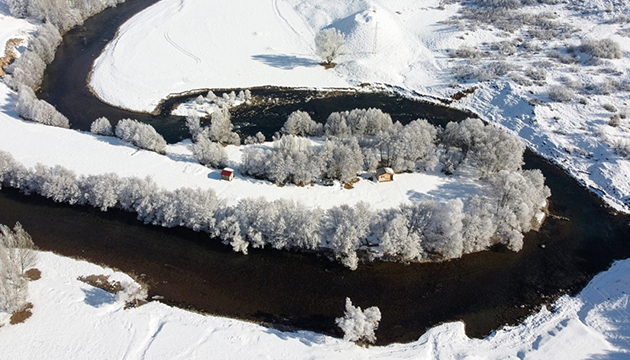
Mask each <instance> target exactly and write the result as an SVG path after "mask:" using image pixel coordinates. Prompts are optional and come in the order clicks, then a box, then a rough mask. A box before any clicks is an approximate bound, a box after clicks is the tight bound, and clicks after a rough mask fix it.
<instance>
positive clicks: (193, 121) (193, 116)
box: [186, 110, 202, 141]
mask: <svg viewBox="0 0 630 360" xmlns="http://www.w3.org/2000/svg"><path fill="white" fill-rule="evenodd" d="M186 127H187V128H188V131H190V137H191V139H192V140H193V141H196V139H197V136H198V135H199V133H201V131H202V128H201V119H200V118H199V113H197V112H196V111H194V110H191V111H189V112H188V116H186Z"/></svg>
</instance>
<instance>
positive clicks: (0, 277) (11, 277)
mask: <svg viewBox="0 0 630 360" xmlns="http://www.w3.org/2000/svg"><path fill="white" fill-rule="evenodd" d="M33 248H34V245H33V240H32V239H31V236H30V235H29V234H28V233H27V232H26V231H25V230H24V228H22V225H21V224H20V223H19V222H18V223H16V224H15V227H14V228H13V230H11V229H10V228H9V227H8V226H6V225H1V224H0V310H6V311H8V312H10V313H14V312H16V311H18V310H20V309H21V308H22V307H23V306H24V304H25V303H26V294H27V291H28V282H27V280H26V277H25V275H24V274H25V272H26V270H27V269H29V268H31V267H32V266H34V265H35V262H36V261H37V257H36V256H37V255H36V254H35V252H33Z"/></svg>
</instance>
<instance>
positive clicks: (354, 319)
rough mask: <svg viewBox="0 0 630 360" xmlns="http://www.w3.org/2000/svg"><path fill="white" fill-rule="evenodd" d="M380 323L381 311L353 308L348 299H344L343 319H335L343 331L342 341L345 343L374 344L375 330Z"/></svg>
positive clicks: (373, 308) (375, 308) (371, 308)
mask: <svg viewBox="0 0 630 360" xmlns="http://www.w3.org/2000/svg"><path fill="white" fill-rule="evenodd" d="M380 321H381V311H380V310H379V308H378V307H376V306H372V307H369V308H367V309H365V310H361V308H360V307H358V306H353V305H352V301H351V300H350V298H346V311H345V312H344V317H340V318H336V319H335V323H336V324H337V326H339V327H340V328H341V330H343V339H344V340H346V341H354V342H359V343H361V342H365V343H375V342H376V334H375V332H376V329H377V328H378V323H379V322H380Z"/></svg>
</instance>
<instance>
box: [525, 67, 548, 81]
mask: <svg viewBox="0 0 630 360" xmlns="http://www.w3.org/2000/svg"><path fill="white" fill-rule="evenodd" d="M525 75H527V77H529V78H530V79H532V80H537V81H544V80H546V79H547V72H546V71H545V70H544V69H537V68H533V67H530V68H527V70H525Z"/></svg>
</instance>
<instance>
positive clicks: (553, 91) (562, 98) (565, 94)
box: [549, 86, 575, 102]
mask: <svg viewBox="0 0 630 360" xmlns="http://www.w3.org/2000/svg"><path fill="white" fill-rule="evenodd" d="M574 96H575V94H573V90H571V89H569V88H567V87H564V86H552V87H551V88H550V89H549V99H551V101H555V102H569V101H573V97H574Z"/></svg>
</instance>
